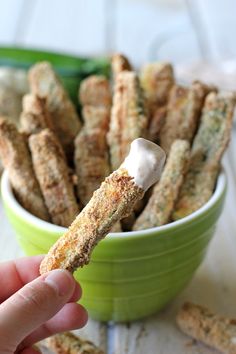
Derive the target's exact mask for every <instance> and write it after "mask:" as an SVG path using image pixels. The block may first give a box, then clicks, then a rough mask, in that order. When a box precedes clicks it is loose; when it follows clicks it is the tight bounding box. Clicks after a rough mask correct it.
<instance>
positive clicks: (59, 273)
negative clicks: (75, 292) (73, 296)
mask: <svg viewBox="0 0 236 354" xmlns="http://www.w3.org/2000/svg"><path fill="white" fill-rule="evenodd" d="M44 281H45V282H46V283H47V284H49V285H50V286H52V287H53V288H54V289H55V290H56V291H57V293H58V295H59V296H65V295H66V294H68V293H71V291H72V289H73V287H75V283H74V280H73V277H72V275H71V274H70V273H69V272H68V271H66V270H63V269H55V270H52V271H51V272H50V273H49V274H48V275H47V276H46V278H45V280H44Z"/></svg>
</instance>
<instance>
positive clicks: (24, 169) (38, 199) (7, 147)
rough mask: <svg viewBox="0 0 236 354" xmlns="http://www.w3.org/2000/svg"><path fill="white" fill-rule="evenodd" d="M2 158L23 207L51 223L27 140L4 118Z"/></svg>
mask: <svg viewBox="0 0 236 354" xmlns="http://www.w3.org/2000/svg"><path fill="white" fill-rule="evenodd" d="M0 157H1V161H2V163H3V165H4V167H5V169H6V170H7V171H8V175H9V179H10V182H11V185H12V188H13V190H14V193H15V195H16V197H17V199H18V201H19V203H20V204H21V205H22V207H23V208H25V209H26V210H28V211H29V212H30V213H32V214H33V215H35V216H37V217H38V218H40V219H43V220H46V221H49V219H50V218H49V214H48V211H47V208H46V206H45V204H44V201H43V196H42V194H41V191H40V188H39V184H38V182H37V179H36V177H35V174H34V170H33V166H32V162H31V158H30V154H29V150H28V147H27V144H26V142H25V139H24V137H23V136H22V135H21V134H20V133H19V132H18V130H17V128H16V126H15V125H14V124H13V123H11V122H9V121H8V120H6V119H4V118H0Z"/></svg>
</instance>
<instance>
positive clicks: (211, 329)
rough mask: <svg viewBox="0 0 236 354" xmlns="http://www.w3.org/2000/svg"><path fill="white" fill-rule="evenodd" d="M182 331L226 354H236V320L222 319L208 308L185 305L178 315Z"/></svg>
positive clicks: (190, 304) (178, 322)
mask: <svg viewBox="0 0 236 354" xmlns="http://www.w3.org/2000/svg"><path fill="white" fill-rule="evenodd" d="M177 324H178V326H179V328H180V329H181V331H183V332H184V333H186V334H187V335H189V336H191V337H193V338H194V339H196V340H199V341H201V342H202V343H204V344H206V345H209V346H210V347H212V348H214V349H217V350H219V351H220V352H221V353H225V354H235V353H236V319H230V318H226V317H220V316H219V315H217V314H214V313H212V312H211V311H209V310H208V309H207V308H205V307H203V306H200V305H195V304H192V303H189V302H187V303H185V304H184V305H183V307H182V309H181V310H180V311H179V313H178V315H177Z"/></svg>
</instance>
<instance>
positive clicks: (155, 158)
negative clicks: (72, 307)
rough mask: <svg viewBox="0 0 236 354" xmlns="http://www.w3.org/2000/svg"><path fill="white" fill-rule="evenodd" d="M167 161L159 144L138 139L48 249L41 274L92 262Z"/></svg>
mask: <svg viewBox="0 0 236 354" xmlns="http://www.w3.org/2000/svg"><path fill="white" fill-rule="evenodd" d="M164 160H165V153H164V151H163V150H162V149H161V148H160V147H159V146H157V145H155V144H153V143H151V142H149V141H147V140H145V139H136V140H135V141H134V142H133V143H132V144H131V149H130V153H129V155H128V156H127V157H126V159H125V161H124V163H123V164H122V165H121V166H120V167H119V168H118V169H117V170H116V171H114V172H113V173H112V174H111V175H109V176H108V177H107V178H106V179H105V181H104V182H103V183H102V184H101V186H100V188H99V189H97V190H96V191H95V192H94V194H93V196H92V198H91V199H90V201H89V203H88V204H87V205H86V206H85V208H84V209H83V210H82V211H81V212H80V214H79V215H78V216H77V217H76V219H75V220H74V221H73V223H72V225H71V226H70V227H69V230H68V231H67V232H66V233H65V234H64V235H63V236H62V237H61V238H60V239H59V240H58V241H57V242H56V243H55V245H54V246H52V248H51V249H50V250H49V253H48V255H46V257H45V258H44V260H43V261H42V263H41V266H40V272H41V274H42V273H46V272H48V271H50V270H52V269H56V268H63V269H67V270H69V271H72V272H73V271H74V270H75V269H76V268H78V267H82V266H84V265H85V264H87V263H88V262H89V260H90V256H91V253H92V250H93V248H94V247H95V246H96V244H97V243H98V242H99V241H100V240H101V239H103V238H104V237H105V236H106V235H107V234H108V233H109V232H110V230H111V229H112V227H113V226H114V225H115V224H116V223H117V222H118V221H119V220H120V219H122V218H123V217H125V216H128V215H129V213H130V212H131V211H132V209H133V207H134V205H135V204H136V203H137V201H138V200H140V199H141V198H142V197H143V195H144V192H145V191H146V190H147V189H148V188H149V187H150V186H151V185H152V184H153V183H155V182H156V181H157V180H158V179H159V178H160V174H161V171H162V168H163V164H164Z"/></svg>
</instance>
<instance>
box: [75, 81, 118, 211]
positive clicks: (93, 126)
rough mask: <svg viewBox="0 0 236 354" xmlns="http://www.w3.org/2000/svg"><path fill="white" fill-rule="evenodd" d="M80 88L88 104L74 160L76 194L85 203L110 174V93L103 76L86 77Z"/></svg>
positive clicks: (81, 95) (76, 143)
mask: <svg viewBox="0 0 236 354" xmlns="http://www.w3.org/2000/svg"><path fill="white" fill-rule="evenodd" d="M101 87H102V89H101ZM81 90H82V92H81V93H80V97H81V102H85V103H86V105H85V106H84V107H83V110H82V112H83V118H84V122H85V124H84V126H83V128H82V130H81V131H80V132H79V134H78V135H77V137H76V139H75V155H74V163H75V168H76V174H77V177H78V183H77V194H78V197H79V199H80V201H81V203H82V204H83V206H85V205H86V204H87V203H88V201H89V200H90V198H91V197H92V194H93V192H94V191H95V190H96V189H97V188H98V187H99V186H100V184H101V183H102V181H104V179H105V177H106V176H108V175H109V173H110V165H109V157H108V145H107V141H106V134H107V130H108V125H109V120H110V103H111V92H110V88H109V82H108V80H107V79H106V78H105V77H101V76H98V77H96V76H92V77H90V78H88V79H85V80H84V81H83V82H82V83H81ZM83 96H84V97H83Z"/></svg>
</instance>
